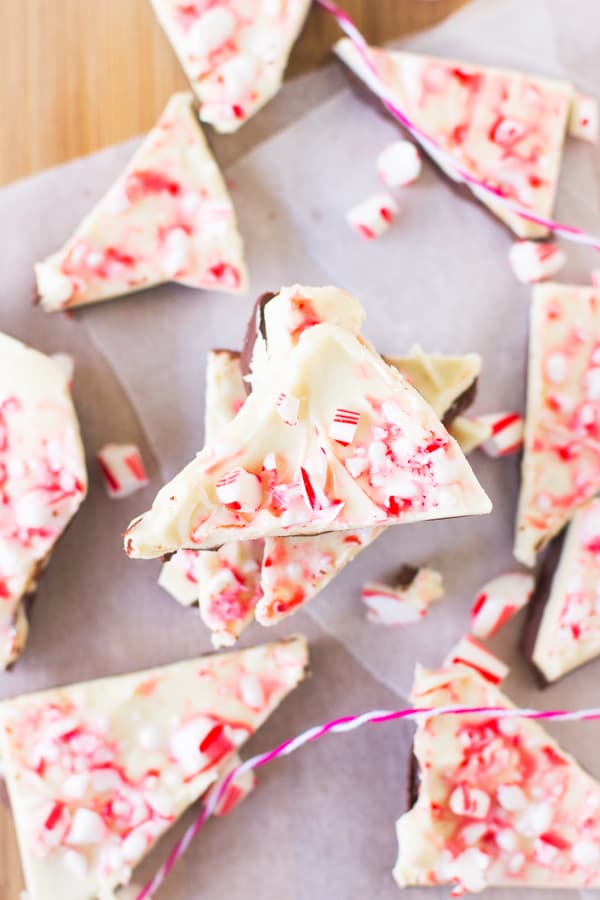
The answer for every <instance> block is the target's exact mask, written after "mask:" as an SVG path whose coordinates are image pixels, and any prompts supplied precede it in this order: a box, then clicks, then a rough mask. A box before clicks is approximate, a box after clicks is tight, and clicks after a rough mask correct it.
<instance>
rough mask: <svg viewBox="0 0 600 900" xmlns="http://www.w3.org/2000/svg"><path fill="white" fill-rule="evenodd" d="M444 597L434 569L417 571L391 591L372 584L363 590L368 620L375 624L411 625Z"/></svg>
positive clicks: (382, 586) (382, 585)
mask: <svg viewBox="0 0 600 900" xmlns="http://www.w3.org/2000/svg"><path fill="white" fill-rule="evenodd" d="M443 594H444V585H443V582H442V576H441V575H440V574H439V572H435V571H434V570H433V569H419V570H418V572H416V574H415V575H414V577H413V578H412V579H411V581H410V583H409V584H407V585H406V586H404V587H397V588H391V587H388V586H387V585H385V584H380V583H379V582H376V581H372V582H369V583H368V584H366V585H365V586H364V588H363V590H362V601H363V603H364V604H365V606H366V607H367V619H368V620H369V622H373V623H375V624H376V625H410V624H412V623H413V622H418V621H419V619H422V618H423V617H424V616H425V615H426V614H427V609H428V607H429V605H430V604H431V603H433V602H434V601H435V600H439V599H440V598H441V597H442V596H443Z"/></svg>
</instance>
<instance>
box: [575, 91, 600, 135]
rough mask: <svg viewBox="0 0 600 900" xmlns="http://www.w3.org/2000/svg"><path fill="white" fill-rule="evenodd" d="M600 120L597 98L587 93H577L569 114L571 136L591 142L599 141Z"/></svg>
mask: <svg viewBox="0 0 600 900" xmlns="http://www.w3.org/2000/svg"><path fill="white" fill-rule="evenodd" d="M599 122H600V117H599V115H598V101H597V100H596V98H595V97H589V96H586V95H585V94H576V95H575V98H574V100H573V102H572V104H571V113H570V115H569V125H568V129H569V134H570V135H571V137H574V138H580V139H581V140H582V141H589V142H590V143H591V144H595V143H597V141H598V131H599Z"/></svg>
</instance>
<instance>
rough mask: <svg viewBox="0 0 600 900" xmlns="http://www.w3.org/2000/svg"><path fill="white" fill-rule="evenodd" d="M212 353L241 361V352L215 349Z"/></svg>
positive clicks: (222, 348) (221, 348)
mask: <svg viewBox="0 0 600 900" xmlns="http://www.w3.org/2000/svg"><path fill="white" fill-rule="evenodd" d="M210 352H211V353H218V354H219V355H220V356H229V357H230V359H239V358H240V356H241V353H240V351H239V350H230V349H229V348H228V347H213V348H212V350H211V351H210Z"/></svg>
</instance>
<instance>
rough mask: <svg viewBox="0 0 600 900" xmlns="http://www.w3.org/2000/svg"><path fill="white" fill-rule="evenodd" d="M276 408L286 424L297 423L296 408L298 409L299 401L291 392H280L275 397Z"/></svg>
mask: <svg viewBox="0 0 600 900" xmlns="http://www.w3.org/2000/svg"><path fill="white" fill-rule="evenodd" d="M277 409H278V410H279V415H280V416H281V418H282V419H283V421H284V422H285V423H286V425H297V424H298V410H299V409H300V401H299V400H298V398H297V397H294V396H292V395H291V394H284V393H281V394H280V395H279V397H278V398H277Z"/></svg>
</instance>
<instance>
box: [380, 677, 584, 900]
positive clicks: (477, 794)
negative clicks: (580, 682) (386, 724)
mask: <svg viewBox="0 0 600 900" xmlns="http://www.w3.org/2000/svg"><path fill="white" fill-rule="evenodd" d="M412 700H413V702H414V704H415V706H418V707H431V708H435V707H438V706H446V705H456V704H459V705H464V706H474V707H481V706H499V707H511V706H512V704H511V703H510V701H509V700H508V699H507V698H506V697H505V696H504V694H502V693H501V692H500V690H499V689H498V688H497V687H495V686H494V685H492V684H490V683H489V682H487V681H485V680H484V679H483V678H481V677H480V676H479V675H477V674H476V673H475V672H474V671H472V670H471V669H468V668H466V667H465V666H461V665H455V666H451V667H450V668H447V669H442V670H440V671H434V672H432V671H427V670H425V669H421V668H420V667H419V668H418V669H417V672H416V675H415V682H414V687H413V693H412ZM414 753H415V756H416V758H417V761H418V764H419V775H420V784H419V793H418V800H417V802H416V804H415V805H414V806H413V808H412V809H411V810H410V811H409V812H407V813H406V814H405V815H403V816H402V817H401V818H400V819H399V821H398V823H397V833H398V843H399V855H398V861H397V863H396V867H395V869H394V877H395V878H396V881H397V882H398V884H399V885H401V886H403V887H404V886H409V885H418V886H427V885H439V884H454V885H455V886H456V888H457V893H463V892H478V891H481V890H483V889H484V888H486V887H492V886H494V887H500V886H503V887H512V888H518V889H520V892H521V893H520V895H522V896H526V893H525V892H526V890H527V889H529V888H534V887H545V888H569V887H570V888H592V887H598V886H599V885H600V819H599V818H598V808H599V807H600V784H598V782H597V781H595V780H594V779H593V778H591V777H590V776H589V775H588V774H587V773H586V772H584V771H583V770H582V769H581V768H580V766H579V765H578V764H577V762H576V761H575V759H573V757H572V756H570V755H569V754H568V753H565V752H564V751H563V750H562V749H561V748H560V746H559V745H558V744H557V742H556V741H555V740H553V739H552V738H551V737H550V736H549V735H548V734H547V733H546V732H545V731H544V730H543V728H542V727H541V725H539V724H538V723H536V722H534V721H529V720H525V719H518V718H509V719H501V718H498V717H495V718H494V716H493V714H487V715H481V714H467V715H451V716H433V717H431V718H429V719H424V718H423V719H419V722H418V724H417V733H416V736H415V742H414Z"/></svg>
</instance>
